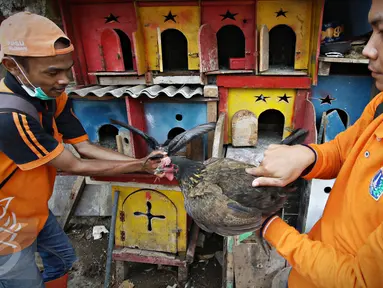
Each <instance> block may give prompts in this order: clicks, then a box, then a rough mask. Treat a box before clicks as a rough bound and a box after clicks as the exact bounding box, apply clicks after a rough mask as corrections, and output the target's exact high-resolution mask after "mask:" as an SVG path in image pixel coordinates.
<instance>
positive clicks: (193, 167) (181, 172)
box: [157, 156, 204, 181]
mask: <svg viewBox="0 0 383 288" xmlns="http://www.w3.org/2000/svg"><path fill="white" fill-rule="evenodd" d="M201 168H204V165H203V163H201V162H198V161H194V160H190V159H188V158H185V157H180V156H171V157H166V158H164V159H163V160H161V164H160V165H159V166H158V168H157V173H159V174H160V173H164V174H165V175H164V177H166V178H167V179H168V180H170V181H172V180H173V179H174V178H176V179H177V180H183V179H187V178H188V177H190V176H191V175H192V174H194V173H195V172H196V171H197V170H199V169H201Z"/></svg>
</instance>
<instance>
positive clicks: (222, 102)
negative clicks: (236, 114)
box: [218, 87, 229, 144]
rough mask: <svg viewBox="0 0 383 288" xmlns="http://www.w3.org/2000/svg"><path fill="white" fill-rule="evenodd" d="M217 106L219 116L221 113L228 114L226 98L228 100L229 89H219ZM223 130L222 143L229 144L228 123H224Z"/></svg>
mask: <svg viewBox="0 0 383 288" xmlns="http://www.w3.org/2000/svg"><path fill="white" fill-rule="evenodd" d="M218 90H219V106H218V111H219V113H220V115H221V113H222V112H223V113H225V114H226V115H227V114H228V113H229V107H228V98H229V89H227V88H224V87H219V89H218ZM224 122H225V123H224V126H225V127H224V128H223V133H224V135H223V143H224V144H228V143H229V135H228V131H229V123H228V122H229V121H224Z"/></svg>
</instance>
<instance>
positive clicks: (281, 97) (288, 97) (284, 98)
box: [278, 93, 291, 103]
mask: <svg viewBox="0 0 383 288" xmlns="http://www.w3.org/2000/svg"><path fill="white" fill-rule="evenodd" d="M278 98H279V101H278V102H281V101H285V102H286V103H290V102H289V99H290V98H291V96H287V95H286V93H285V95H283V96H278Z"/></svg>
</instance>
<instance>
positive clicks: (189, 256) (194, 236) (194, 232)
mask: <svg viewBox="0 0 383 288" xmlns="http://www.w3.org/2000/svg"><path fill="white" fill-rule="evenodd" d="M199 231H200V228H199V227H198V225H197V224H196V223H195V222H193V224H192V228H191V232H190V237H189V245H188V250H187V252H186V262H187V263H193V261H194V254H195V248H196V246H197V240H198V234H199Z"/></svg>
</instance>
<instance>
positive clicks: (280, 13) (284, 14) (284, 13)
mask: <svg viewBox="0 0 383 288" xmlns="http://www.w3.org/2000/svg"><path fill="white" fill-rule="evenodd" d="M287 12H288V11H283V9H282V8H281V9H280V10H279V11H278V12H274V13H275V14H277V18H278V17H279V16H284V17H285V18H287V17H286V13H287Z"/></svg>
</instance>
